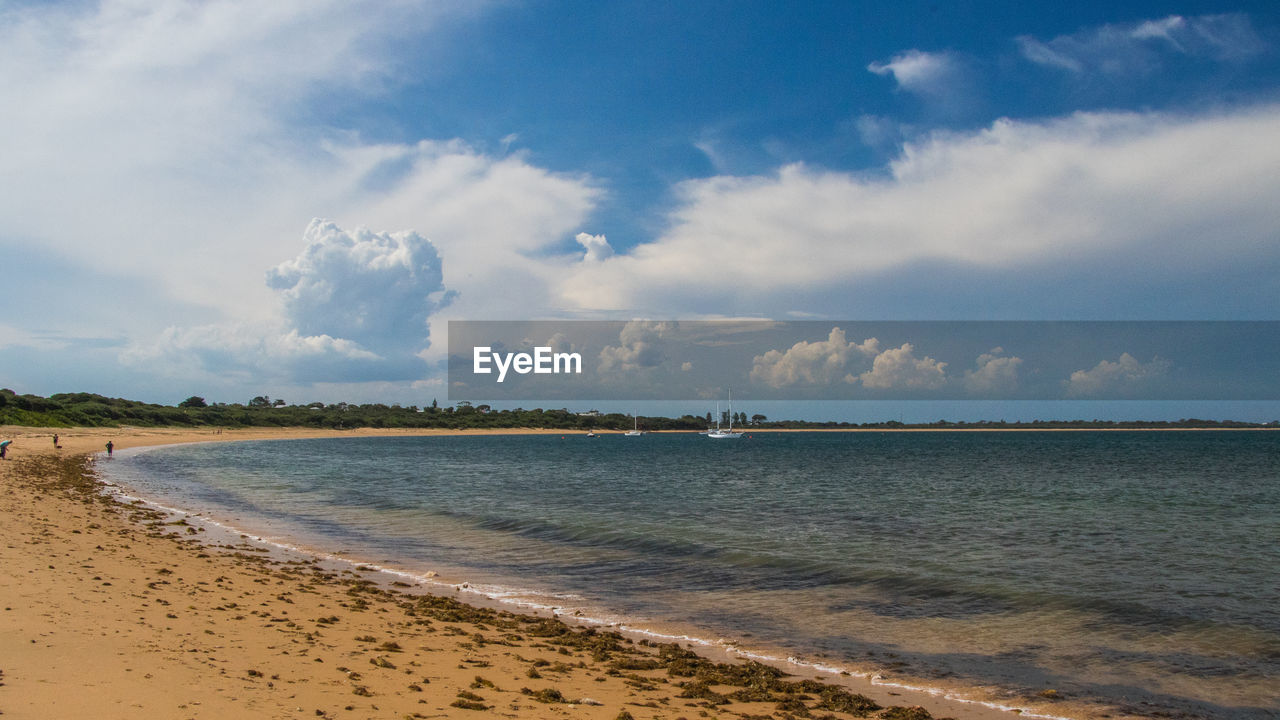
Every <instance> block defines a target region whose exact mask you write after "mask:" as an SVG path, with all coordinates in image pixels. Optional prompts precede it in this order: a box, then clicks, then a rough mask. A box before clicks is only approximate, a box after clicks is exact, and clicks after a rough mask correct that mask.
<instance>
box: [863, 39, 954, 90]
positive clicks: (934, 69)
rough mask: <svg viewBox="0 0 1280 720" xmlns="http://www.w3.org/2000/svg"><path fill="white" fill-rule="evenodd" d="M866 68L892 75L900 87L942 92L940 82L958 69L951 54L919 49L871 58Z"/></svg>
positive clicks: (949, 78) (948, 78) (884, 75)
mask: <svg viewBox="0 0 1280 720" xmlns="http://www.w3.org/2000/svg"><path fill="white" fill-rule="evenodd" d="M867 70H869V71H870V72H873V73H875V74H876V75H880V76H883V77H892V78H893V79H894V80H895V81H896V82H897V83H898V87H900V88H902V89H903V90H907V91H909V92H914V93H921V94H925V95H932V94H936V93H939V92H942V91H943V89H944V86H945V85H946V84H947V83H948V82H949V81H951V80H953V79H954V78H955V76H956V75H957V74H958V73H959V72H960V71H959V67H958V62H957V60H956V58H955V56H954V55H951V54H950V53H938V52H934V53H931V52H924V51H921V50H908V51H907V52H904V53H900V54H898V55H894V56H893V58H892V59H890V60H889V61H888V62H873V63H871V64H870V65H868V66H867Z"/></svg>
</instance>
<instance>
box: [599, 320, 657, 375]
mask: <svg viewBox="0 0 1280 720" xmlns="http://www.w3.org/2000/svg"><path fill="white" fill-rule="evenodd" d="M676 328H677V324H676V323H673V322H653V321H648V320H633V321H631V322H629V323H627V324H626V325H624V326H623V327H622V330H621V332H619V333H618V340H619V344H618V345H607V346H605V347H604V349H602V350H601V351H600V364H599V365H598V366H597V370H598V372H600V373H601V374H604V373H616V372H634V371H636V370H643V369H647V368H656V367H658V366H660V365H662V363H663V362H665V361H666V359H667V352H666V338H667V337H668V336H670V335H671V334H672V333H674V332H675V331H676Z"/></svg>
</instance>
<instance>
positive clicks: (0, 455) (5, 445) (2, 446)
mask: <svg viewBox="0 0 1280 720" xmlns="http://www.w3.org/2000/svg"><path fill="white" fill-rule="evenodd" d="M11 442H13V441H12V440H0V460H4V459H5V455H6V454H7V453H8V452H9V443H11Z"/></svg>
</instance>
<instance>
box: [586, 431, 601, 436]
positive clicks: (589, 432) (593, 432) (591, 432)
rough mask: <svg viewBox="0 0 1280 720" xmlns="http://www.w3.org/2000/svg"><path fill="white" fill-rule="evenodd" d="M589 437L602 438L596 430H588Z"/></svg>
mask: <svg viewBox="0 0 1280 720" xmlns="http://www.w3.org/2000/svg"><path fill="white" fill-rule="evenodd" d="M587 437H600V436H599V435H597V434H596V431H595V430H588V431H587Z"/></svg>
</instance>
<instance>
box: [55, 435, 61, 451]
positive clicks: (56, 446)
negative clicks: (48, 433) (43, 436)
mask: <svg viewBox="0 0 1280 720" xmlns="http://www.w3.org/2000/svg"><path fill="white" fill-rule="evenodd" d="M53 446H54V447H55V448H60V447H62V446H61V445H59V444H58V433H54V434H53Z"/></svg>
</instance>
